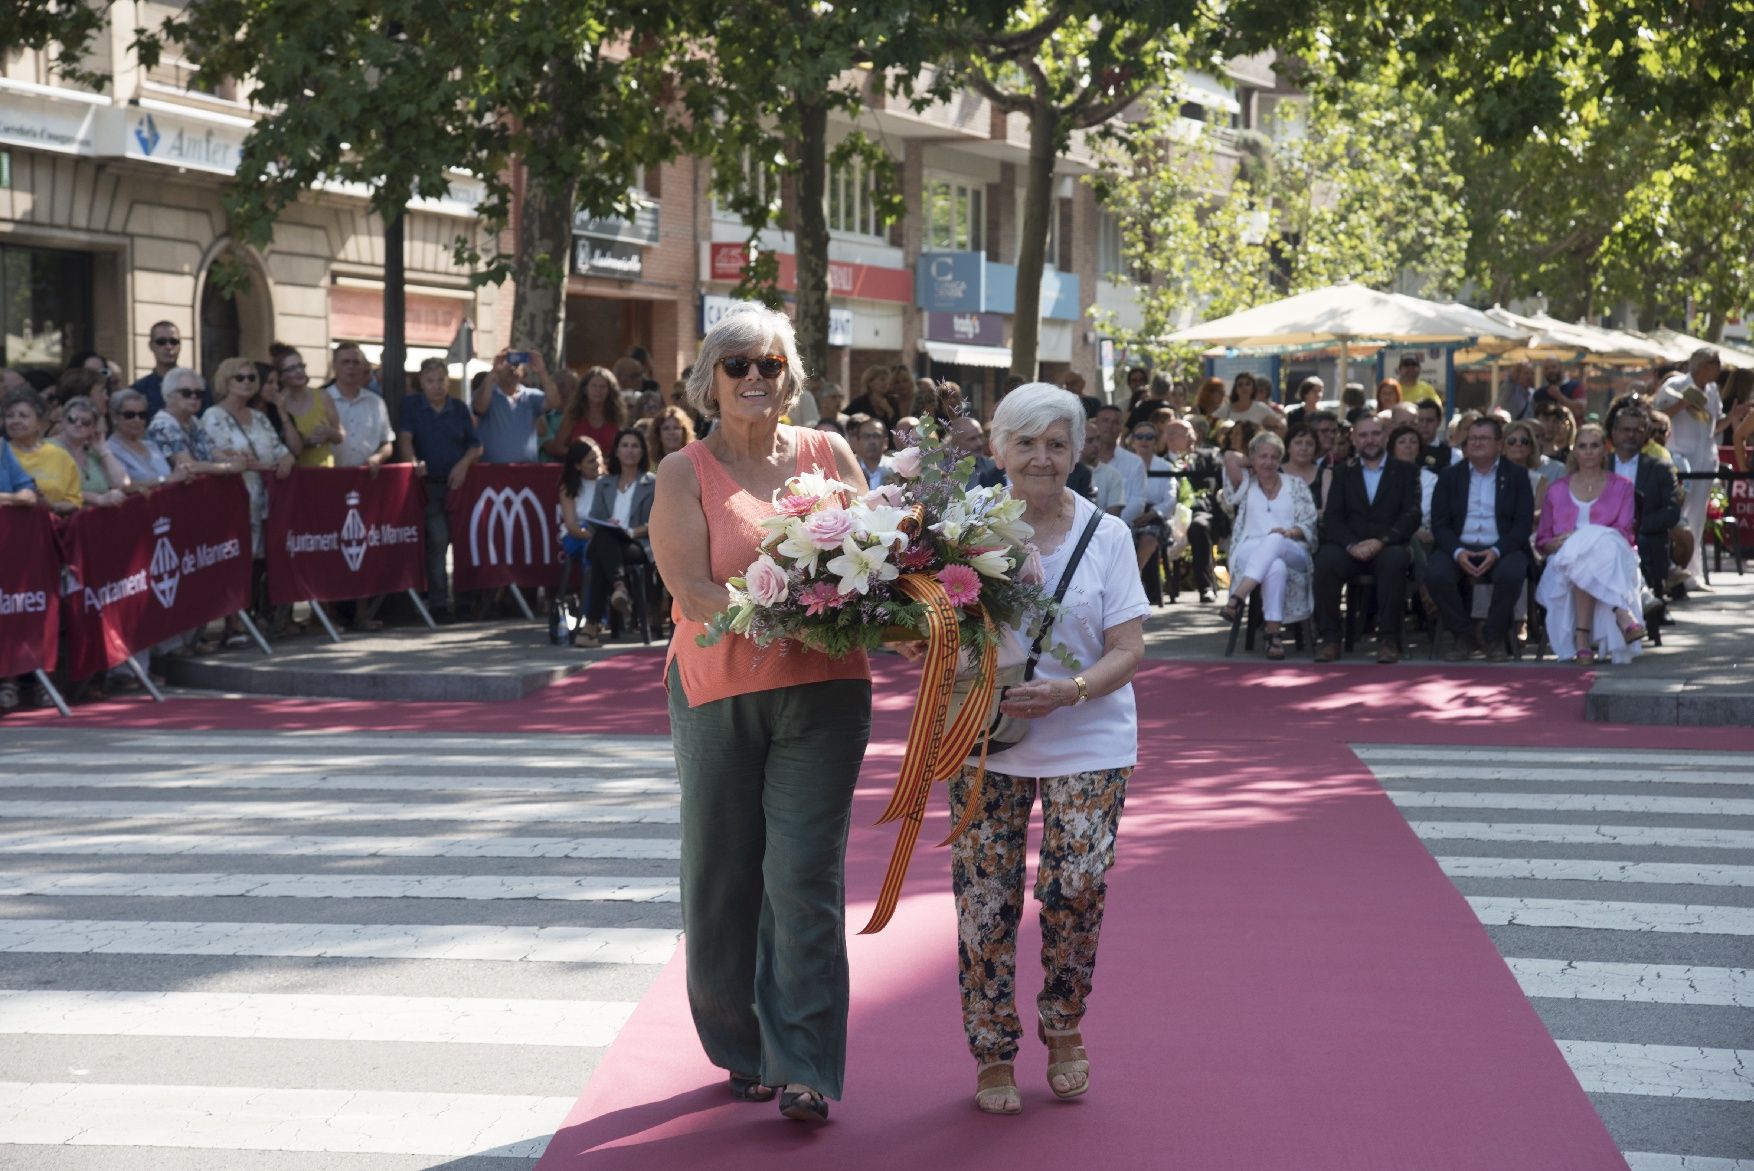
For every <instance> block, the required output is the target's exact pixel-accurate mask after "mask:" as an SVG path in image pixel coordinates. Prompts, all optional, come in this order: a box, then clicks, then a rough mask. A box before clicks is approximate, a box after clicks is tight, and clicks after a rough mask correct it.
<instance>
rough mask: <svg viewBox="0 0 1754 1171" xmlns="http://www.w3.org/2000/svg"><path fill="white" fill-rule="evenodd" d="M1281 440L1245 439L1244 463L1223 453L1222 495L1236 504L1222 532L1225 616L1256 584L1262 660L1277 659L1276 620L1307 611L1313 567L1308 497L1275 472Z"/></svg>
mask: <svg viewBox="0 0 1754 1171" xmlns="http://www.w3.org/2000/svg"><path fill="white" fill-rule="evenodd" d="M1284 458H1285V444H1284V442H1283V441H1282V440H1280V438H1279V437H1278V436H1277V435H1275V434H1273V433H1272V432H1271V431H1263V432H1261V433H1260V434H1259V435H1256V436H1255V437H1254V439H1252V440H1250V442H1249V447H1248V464H1247V466H1246V467H1245V466H1244V465H1243V462H1242V460H1241V459H1239V458H1236V456H1235V453H1230V454H1228V455H1227V456H1226V457H1225V465H1224V472H1225V478H1226V479H1227V480H1228V481H1229V484H1230V486H1229V487H1228V488H1226V489H1225V490H1224V501H1225V503H1226V504H1228V505H1230V506H1231V507H1233V508H1235V509H1236V527H1235V529H1234V530H1233V532H1232V535H1231V538H1230V600H1229V601H1228V602H1226V603H1225V604H1224V610H1223V614H1224V617H1225V620H1226V621H1229V622H1232V623H1234V622H1236V621H1237V620H1238V619H1239V618H1241V616H1242V608H1243V606H1244V605H1246V604H1247V602H1248V596H1249V593H1250V592H1251V591H1252V590H1254V589H1255V588H1256V587H1257V586H1259V587H1260V590H1261V616H1262V618H1263V619H1264V620H1265V625H1264V626H1263V627H1262V629H1263V632H1264V633H1265V635H1266V650H1267V657H1268V658H1269V659H1283V658H1284V657H1285V642H1284V640H1283V639H1282V638H1281V637H1280V629H1281V623H1284V622H1301V621H1303V620H1304V619H1305V618H1308V617H1309V616H1310V614H1311V613H1312V612H1313V611H1314V610H1315V591H1314V588H1313V587H1312V585H1311V581H1310V574H1311V571H1312V570H1313V569H1314V568H1315V563H1314V561H1313V560H1312V559H1311V556H1310V554H1311V552H1312V550H1313V549H1314V548H1315V536H1316V508H1315V498H1314V497H1312V496H1311V495H1310V494H1309V485H1307V484H1305V483H1304V482H1303V481H1302V480H1300V479H1298V478H1297V477H1296V476H1287V475H1284V474H1282V473H1281V472H1280V470H1279V464H1280V462H1281V461H1282V460H1283V459H1284Z"/></svg>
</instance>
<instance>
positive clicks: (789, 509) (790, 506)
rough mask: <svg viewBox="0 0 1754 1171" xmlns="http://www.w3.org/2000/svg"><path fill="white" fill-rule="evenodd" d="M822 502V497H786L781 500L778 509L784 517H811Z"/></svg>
mask: <svg viewBox="0 0 1754 1171" xmlns="http://www.w3.org/2000/svg"><path fill="white" fill-rule="evenodd" d="M821 502H822V497H820V496H785V497H781V498H780V502H779V505H778V508H779V510H780V513H781V515H783V516H809V515H810V512H811V510H812V509H814V508H815V507H816V506H817V505H818V504H820V503H821Z"/></svg>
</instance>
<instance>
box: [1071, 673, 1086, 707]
mask: <svg viewBox="0 0 1754 1171" xmlns="http://www.w3.org/2000/svg"><path fill="white" fill-rule="evenodd" d="M1072 682H1073V683H1075V684H1077V685H1078V698H1077V699H1075V700H1073V701H1072V706H1073V707H1077V706H1078V705H1079V704H1081V703H1083V702H1084V701H1085V700H1087V699H1089V698H1090V683H1089V681H1088V680H1086V679H1085V678H1084V676H1082V675H1074V676H1072Z"/></svg>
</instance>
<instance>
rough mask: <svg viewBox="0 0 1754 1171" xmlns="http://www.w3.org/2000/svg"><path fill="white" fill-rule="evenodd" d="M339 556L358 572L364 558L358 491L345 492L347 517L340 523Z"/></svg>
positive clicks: (363, 530)
mask: <svg viewBox="0 0 1754 1171" xmlns="http://www.w3.org/2000/svg"><path fill="white" fill-rule="evenodd" d="M341 556H342V557H344V558H346V559H347V568H348V569H350V570H352V571H353V572H355V573H358V572H359V565H360V562H362V561H364V560H365V521H363V520H361V519H360V517H359V493H358V492H349V493H348V494H347V519H346V521H344V522H343V523H342V525H341Z"/></svg>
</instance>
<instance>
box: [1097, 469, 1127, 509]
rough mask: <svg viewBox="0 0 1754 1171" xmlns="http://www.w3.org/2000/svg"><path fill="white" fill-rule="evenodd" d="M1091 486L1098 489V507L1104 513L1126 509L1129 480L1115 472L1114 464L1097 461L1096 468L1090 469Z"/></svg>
mask: <svg viewBox="0 0 1754 1171" xmlns="http://www.w3.org/2000/svg"><path fill="white" fill-rule="evenodd" d="M1090 486H1091V487H1092V488H1094V489H1096V507H1098V508H1100V509H1102V511H1104V512H1108V511H1110V510H1111V509H1117V508H1119V509H1123V510H1124V509H1125V508H1126V506H1127V480H1126V477H1124V476H1122V475H1121V474H1120V473H1119V472H1117V471H1116V470H1115V466H1114V465H1113V464H1105V463H1103V462H1102V461H1101V460H1097V461H1096V466H1095V467H1093V468H1091V469H1090ZM1116 515H1119V514H1118V513H1117V514H1116Z"/></svg>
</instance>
